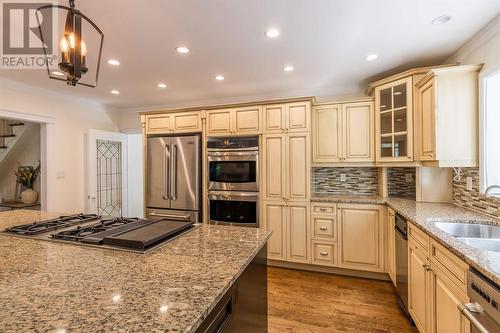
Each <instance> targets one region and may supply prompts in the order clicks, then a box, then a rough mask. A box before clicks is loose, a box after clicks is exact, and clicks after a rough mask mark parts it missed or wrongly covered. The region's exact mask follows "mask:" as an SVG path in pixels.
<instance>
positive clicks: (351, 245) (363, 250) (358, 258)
mask: <svg viewBox="0 0 500 333" xmlns="http://www.w3.org/2000/svg"><path fill="white" fill-rule="evenodd" d="M339 223H340V235H341V236H340V237H341V246H340V262H339V264H340V265H341V266H342V267H345V268H353V269H361V270H369V271H382V270H383V267H382V265H381V263H382V258H381V253H382V251H383V248H382V237H381V236H382V235H381V225H380V208H378V207H377V208H373V209H371V208H357V207H354V206H348V207H341V208H340V217H339ZM360 244H362V246H361V245H360Z"/></svg>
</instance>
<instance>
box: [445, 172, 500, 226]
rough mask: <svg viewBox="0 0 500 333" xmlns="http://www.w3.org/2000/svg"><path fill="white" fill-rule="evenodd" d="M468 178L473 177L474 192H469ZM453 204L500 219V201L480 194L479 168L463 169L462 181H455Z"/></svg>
mask: <svg viewBox="0 0 500 333" xmlns="http://www.w3.org/2000/svg"><path fill="white" fill-rule="evenodd" d="M467 177H472V191H468V190H467ZM453 203H454V204H456V205H458V206H461V207H465V208H469V209H473V210H475V211H478V212H482V213H486V214H489V215H492V216H495V217H498V218H500V199H497V198H488V197H485V196H484V195H482V194H480V193H479V169H478V168H463V169H462V174H461V179H460V181H453Z"/></svg>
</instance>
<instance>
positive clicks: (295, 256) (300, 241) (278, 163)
mask: <svg viewBox="0 0 500 333" xmlns="http://www.w3.org/2000/svg"><path fill="white" fill-rule="evenodd" d="M263 118H264V119H263V120H264V126H263V128H264V135H263V139H262V162H261V170H262V176H261V179H262V184H261V185H262V186H261V196H262V202H263V204H262V207H263V209H262V212H261V217H262V221H263V225H264V227H266V228H268V229H271V230H272V231H273V235H272V236H271V239H270V240H269V243H268V258H269V259H273V260H281V261H290V262H298V263H310V262H311V253H310V252H311V251H310V238H311V237H310V233H311V230H310V223H309V218H310V217H309V216H310V204H309V198H310V177H311V175H310V173H311V102H310V101H304V102H296V103H288V104H279V105H268V106H264V107H263Z"/></svg>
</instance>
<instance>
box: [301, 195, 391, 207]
mask: <svg viewBox="0 0 500 333" xmlns="http://www.w3.org/2000/svg"><path fill="white" fill-rule="evenodd" d="M311 202H332V203H359V204H363V203H364V204H378V205H383V204H385V199H384V198H383V197H381V196H372V195H342V194H322V193H313V194H312V196H311Z"/></svg>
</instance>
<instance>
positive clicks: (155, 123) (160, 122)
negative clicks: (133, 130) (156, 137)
mask: <svg viewBox="0 0 500 333" xmlns="http://www.w3.org/2000/svg"><path fill="white" fill-rule="evenodd" d="M143 117H144V118H143V121H144V122H145V123H146V124H145V126H146V132H147V134H171V133H194V132H201V131H202V123H201V112H200V111H195V112H175V113H166V114H158V115H156V114H155V115H147V116H143Z"/></svg>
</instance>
